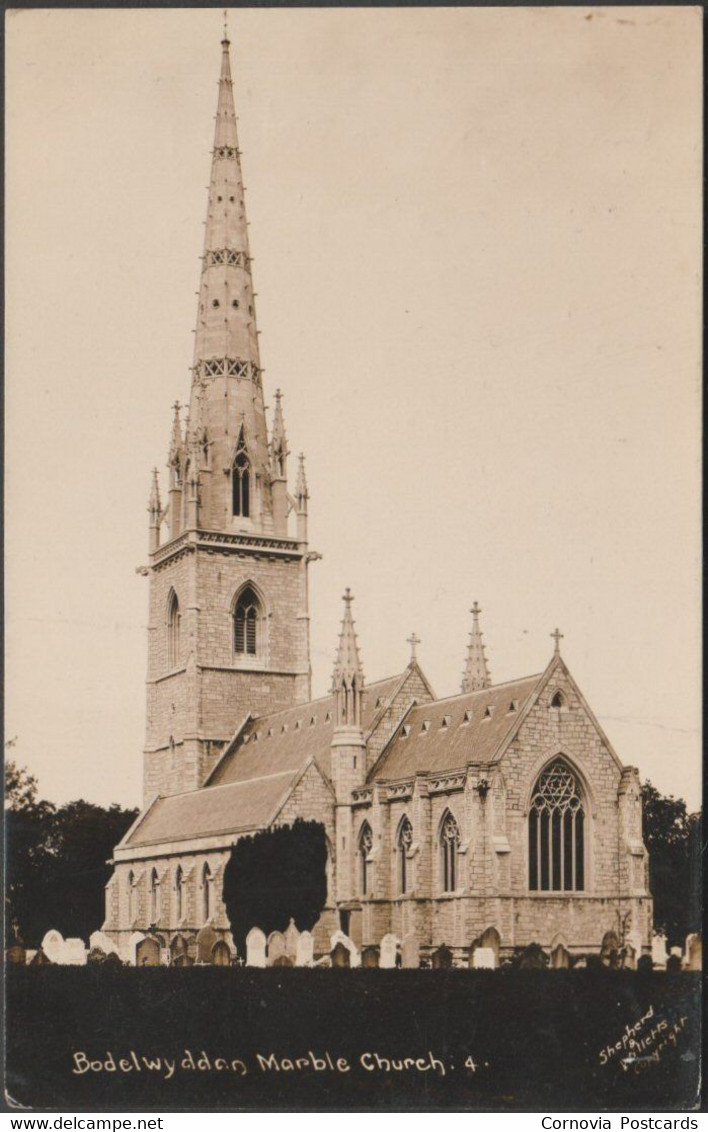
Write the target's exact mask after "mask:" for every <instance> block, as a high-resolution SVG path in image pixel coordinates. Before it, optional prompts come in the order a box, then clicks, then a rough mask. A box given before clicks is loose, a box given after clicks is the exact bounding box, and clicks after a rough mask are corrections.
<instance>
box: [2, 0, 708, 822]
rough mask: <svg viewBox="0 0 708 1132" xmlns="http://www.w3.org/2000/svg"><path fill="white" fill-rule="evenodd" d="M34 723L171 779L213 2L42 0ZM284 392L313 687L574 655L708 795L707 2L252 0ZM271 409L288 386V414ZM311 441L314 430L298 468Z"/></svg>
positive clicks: (21, 550) (19, 67)
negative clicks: (182, 434) (706, 502)
mask: <svg viewBox="0 0 708 1132" xmlns="http://www.w3.org/2000/svg"><path fill="white" fill-rule="evenodd" d="M6 32H7V37H6V131H7V134H6V145H7V158H6V162H7V164H6V178H7V199H6V224H7V234H6V277H7V284H6V285H7V302H6V346H5V351H6V353H5V365H6V421H5V428H6V471H5V490H6V516H5V521H6V527H5V530H6V657H5V661H6V677H5V680H6V722H5V727H6V738H7V739H9V740H10V741H11V743H12V746H11V748H10V749H9V751H8V753H10V754H12V756H13V757H15V758H16V760H17V761H18V762H19V763H20V764H21V765H25V766H27V767H28V769H29V770H30V771H32V772H33V773H34V774H35V775H36V776H37V777H38V779H39V785H40V793H41V795H42V796H44V797H48V798H50V799H52V800H53V801H56V802H63V801H67V800H69V799H74V798H77V797H83V798H86V799H87V800H90V801H95V802H99V803H102V804H108V803H110V802H119V803H121V804H123V805H131V806H132V805H137V804H138V803H139V801H140V796H141V773H142V745H143V740H144V725H145V685H144V681H145V672H146V659H147V653H146V623H147V582H146V580H145V578H143V577H141V576H139V575H138V574H137V573H136V567H139V566H141V565H143V564H144V563H145V562H146V557H147V542H148V525H147V524H148V517H147V511H146V507H147V498H148V492H149V487H150V472H151V469H152V467H153V466H154V465H158V466H159V467H160V468H161V469H162V476H163V481H162V482H163V485H164V482H165V480H164V475H165V471H164V465H165V461H166V456H167V446H168V441H169V431H170V420H171V412H170V406H171V404H172V403H173V402H174V400H175V399H176V398H179V399H180V400H182V401H185V400H186V399H187V398H188V394H189V379H190V374H189V366H190V364H191V360H192V348H193V339H192V335H193V331H194V326H195V317H196V297H195V292H196V289H197V286H198V282H199V259H198V257H199V256H200V255H201V251H202V238H203V229H202V225H203V222H204V219H205V216H206V203H207V185H208V181H209V170H210V150H211V145H212V131H213V116H214V113H215V110H216V97H217V80H218V74H219V63H220V45H219V41H220V39H221V37H222V19H221V13H220V11H218V10H216V9H189V8H187V9H152V10H149V9H148V10H145V9H143V10H138V9H133V10H127V9H126V10H120V9H111V10H108V9H94V10H69V9H63V10H57V9H51V10H21V11H15V12H9V13H6ZM229 32H230V38H231V41H232V48H231V51H232V65H233V70H234V79H235V94H236V102H237V113H238V114H239V134H240V146H241V150H242V165H243V170H244V177H245V182H246V186H247V196H246V206H247V211H248V218H249V221H250V242H251V251H252V254H253V256H254V264H253V273H254V278H255V285H256V291H257V293H258V322H259V330H260V345H261V359H262V362H263V365H264V367H265V376H264V384H265V389H266V404H267V405H272V404H273V399H272V395H273V392H274V390H275V388H276V387H278V386H279V387H280V388H282V390H283V392H284V395H285V399H284V410H285V419H286V426H287V432H288V438H289V441H290V446H291V449H292V451H293V454H296V453H297V452H299V451H303V452H305V454H306V457H307V470H308V480H309V486H310V496H311V499H310V543H311V547H312V548H313V549H315V550H318V551H320V552H321V553H322V554H323V558H322V561H320V562H317V563H315V564H314V565H313V566H312V567H311V574H310V577H311V605H312V609H311V612H312V618H313V620H312V664H313V694H314V695H320V694H323V693H324V692H325V691H326V690H327V688H328V684H329V680H330V676H331V668H332V662H333V657H334V651H335V646H336V642H337V635H338V629H339V622H340V618H341V608H342V606H341V595H342V593H343V591H344V588H345V586H350V587H351V588H352V591H353V593H354V596H355V603H354V607H353V610H354V614H355V618H356V623H357V631H358V634H359V643H360V649H361V654H362V659H363V662H364V670H365V675H366V678H367V679H368V680H370V681H373V680H375V679H379V678H382V677H384V676H387V675H390V674H392V673H396V672H400V671H402V670H403V668H404V667H405V665H406V663H407V661H408V656H409V646H408V645H407V643H406V640H407V638H408V637H409V636H410V634H411V632H412V631H415V632H416V633H417V634H418V636H419V637H420V638H421V640H422V644H421V646H420V648H419V659H420V663H421V665H422V667H423V669H424V671H425V672H426V674H427V676H428V678H429V679H430V682H431V683H432V685H433V687H434V689H435V691H436V693H437V694H438V695H441V696H442V695H450V694H453V693H454V692H455V691H457V690H459V681H460V677H461V672H462V668H463V664H464V658H465V650H466V643H467V638H468V633H469V629H470V627H471V620H472V619H471V616H470V613H469V609H470V606H471V605H472V602H473V601H475V600H477V601H479V603H480V605H481V606H482V609H483V613H482V627H483V631H484V637H485V642H486V645H487V654H488V658H489V662H490V667H491V671H492V678H493V680H494V681H495V682H500V681H503V680H509V679H513V678H516V677H519V676H524V675H529V674H532V673H535V672H540V671H542V670H543V668H544V667H545V666H546V664H547V663H548V661H549V660H550V657H551V654H552V650H553V642H552V641H551V639H550V636H549V634H550V633H551V631H552V630H553V629H554V628H555V627H556V626H559V627H560V629H561V631H562V632H563V634H564V636H563V639H562V642H561V646H562V653H563V656H564V658H565V660H566V662H567V664H568V665H569V667H570V670H571V672H572V673H573V675H574V677H575V679H576V680H577V682H578V684H579V685H580V687H581V689H582V690H583V693H584V695H585V697H586V699H587V700H588V701H589V703H590V704H591V706H592V707H593V710H594V711H595V713H596V715H597V717H598V719H599V721H600V723H601V725H602V727H603V728H604V730H605V732H606V734H607V735H608V737H609V739H610V741H611V742H612V744H613V745H614V747H615V749H616V751H617V753H618V755H619V757H620V759H621V760H622V761H623V762H624V763H628V764H630V765H634V766H637V767H638V768H639V772H640V775H641V777H642V779H644V778H649V779H651V781H652V782H653V783H654V784H655V785H656V786H657V787H658V788H659V789H660V790H661V791H662V792H664V793H670V794H674V795H677V796H682V797H685V798H686V800H687V802H688V804H689V807H690V808H697V807H698V805H699V804H700V773H701V762H700V750H701V747H700V720H701V656H700V635H701V611H700V588H699V587H700V553H701V547H700V412H701V403H700V379H701V358H700V350H701V239H702V237H701V180H700V177H701V12H700V9H698V8H696V7H692V8H691V7H671V8H668V7H659V6H657V7H654V6H649V7H632V8H629V7H628V8H587V9H584V8H581V7H577V8H576V7H574V8H486V9H484V8H478V9H475V8H448V9H446V8H430V9H426V8H410V9H406V8H395V9H393V8H377V9H325V10H314V9H309V10H308V9H289V10H288V9H266V10H255V9H240V10H235V9H232V10H231V11H230V15H229ZM271 419H272V415H271ZM294 465H295V461H294V459H293V460H291V467H292V474H294Z"/></svg>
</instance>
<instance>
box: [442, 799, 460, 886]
mask: <svg viewBox="0 0 708 1132" xmlns="http://www.w3.org/2000/svg"><path fill="white" fill-rule="evenodd" d="M459 848H460V827H459V826H458V824H457V822H456V821H455V819H454V817H453V816H452V814H451V813H450V812H449V811H448V813H447V814H446V815H445V817H444V818H443V823H442V825H441V827H440V875H441V878H442V887H443V892H454V891H455V890H456V888H457V873H458V861H457V855H458V851H459Z"/></svg>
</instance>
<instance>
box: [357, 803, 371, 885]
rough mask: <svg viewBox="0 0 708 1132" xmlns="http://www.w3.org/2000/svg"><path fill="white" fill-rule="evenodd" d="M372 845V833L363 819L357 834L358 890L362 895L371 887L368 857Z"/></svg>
mask: <svg viewBox="0 0 708 1132" xmlns="http://www.w3.org/2000/svg"><path fill="white" fill-rule="evenodd" d="M373 847H374V835H373V833H372V832H371V826H370V825H369V823H368V821H365V822H364V824H363V826H362V827H361V832H360V834H359V890H360V892H361V895H362V896H368V895H369V891H370V889H371V880H372V862H371V860H370V859H369V858H370V855H371V850H372V849H373Z"/></svg>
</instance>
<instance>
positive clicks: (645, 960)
mask: <svg viewBox="0 0 708 1132" xmlns="http://www.w3.org/2000/svg"><path fill="white" fill-rule="evenodd" d="M637 970H638V971H653V970H654V960H653V959H652V957H651V955H640V956H639V958H638V959H637Z"/></svg>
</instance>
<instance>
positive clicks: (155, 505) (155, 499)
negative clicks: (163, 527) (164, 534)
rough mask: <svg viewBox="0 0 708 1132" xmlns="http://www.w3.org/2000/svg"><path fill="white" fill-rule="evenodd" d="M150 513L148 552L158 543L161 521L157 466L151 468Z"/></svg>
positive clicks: (155, 547) (156, 546)
mask: <svg viewBox="0 0 708 1132" xmlns="http://www.w3.org/2000/svg"><path fill="white" fill-rule="evenodd" d="M148 512H149V514H150V552H151V553H152V552H153V551H154V550H157V548H158V546H159V545H160V523H161V522H162V504H161V503H160V482H159V479H158V476H157V468H153V469H152V483H151V485H150V498H149V500H148Z"/></svg>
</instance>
